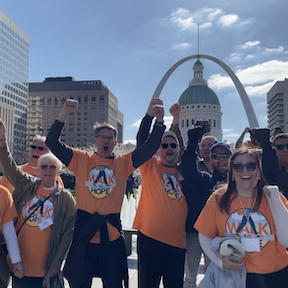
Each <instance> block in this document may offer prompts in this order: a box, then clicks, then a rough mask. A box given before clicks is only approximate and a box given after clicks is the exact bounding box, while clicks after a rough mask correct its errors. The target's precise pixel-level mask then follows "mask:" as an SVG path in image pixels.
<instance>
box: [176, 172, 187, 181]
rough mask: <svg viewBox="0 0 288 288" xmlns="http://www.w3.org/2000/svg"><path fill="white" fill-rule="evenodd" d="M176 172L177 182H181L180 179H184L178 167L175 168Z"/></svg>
mask: <svg viewBox="0 0 288 288" xmlns="http://www.w3.org/2000/svg"><path fill="white" fill-rule="evenodd" d="M176 173H177V174H176V179H177V181H178V182H181V181H183V180H185V179H184V177H183V175H182V174H181V172H180V171H179V170H178V169H177V172H176Z"/></svg>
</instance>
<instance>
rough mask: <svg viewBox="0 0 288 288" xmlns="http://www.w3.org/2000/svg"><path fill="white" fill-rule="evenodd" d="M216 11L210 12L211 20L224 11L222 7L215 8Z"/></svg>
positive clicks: (209, 17)
mask: <svg viewBox="0 0 288 288" xmlns="http://www.w3.org/2000/svg"><path fill="white" fill-rule="evenodd" d="M211 10H212V9H211ZM213 10H214V11H213V12H211V13H209V14H208V17H207V18H208V19H209V20H211V21H212V20H214V19H215V18H216V17H217V16H218V15H220V14H221V13H222V10H221V9H213Z"/></svg>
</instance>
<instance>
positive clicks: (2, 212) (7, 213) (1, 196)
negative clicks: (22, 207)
mask: <svg viewBox="0 0 288 288" xmlns="http://www.w3.org/2000/svg"><path fill="white" fill-rule="evenodd" d="M17 216H18V214H17V212H16V208H15V205H14V201H13V198H12V195H11V193H9V190H8V189H7V188H5V187H3V186H1V185H0V231H1V230H2V223H4V224H5V223H9V222H10V221H12V220H13V219H14V218H15V217H17Z"/></svg>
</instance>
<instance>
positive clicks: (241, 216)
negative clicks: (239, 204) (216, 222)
mask: <svg viewBox="0 0 288 288" xmlns="http://www.w3.org/2000/svg"><path fill="white" fill-rule="evenodd" d="M244 211H245V213H244ZM244 211H243V209H242V208H241V209H238V210H236V211H234V212H232V213H231V214H230V216H229V218H228V220H227V222H226V233H228V234H238V235H239V236H240V237H241V238H251V237H256V234H257V235H258V236H259V238H260V249H263V248H264V247H265V246H266V245H267V243H268V242H269V240H267V238H268V237H267V236H271V226H270V223H269V222H268V220H267V218H266V217H265V216H264V215H263V214H262V213H260V212H259V211H253V212H252V213H251V215H250V211H251V209H250V208H244ZM245 214H246V215H245ZM249 215H250V217H249ZM246 216H248V221H247V217H246ZM237 230H238V231H239V232H238V233H237ZM261 236H262V237H263V239H261V238H262V237H261ZM265 236H266V238H265Z"/></svg>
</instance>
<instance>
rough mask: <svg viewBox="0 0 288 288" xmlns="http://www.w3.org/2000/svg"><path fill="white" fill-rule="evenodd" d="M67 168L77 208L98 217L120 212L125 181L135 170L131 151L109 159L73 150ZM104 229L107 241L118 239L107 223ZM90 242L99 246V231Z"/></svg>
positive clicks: (115, 231) (118, 234)
mask: <svg viewBox="0 0 288 288" xmlns="http://www.w3.org/2000/svg"><path fill="white" fill-rule="evenodd" d="M67 168H68V169H69V170H71V171H72V172H73V173H74V174H75V177H76V199H77V207H78V209H81V210H84V211H87V212H88V213H90V214H93V213H95V212H97V213H99V214H100V215H108V214H114V213H120V211H121V207H122V202H123V198H124V193H125V186H126V179H127V177H128V176H129V175H130V174H132V173H133V171H134V170H135V168H134V167H133V162H132V152H131V153H127V154H123V155H118V156H116V157H115V158H114V159H108V158H101V157H99V156H98V155H97V154H96V153H87V152H85V151H82V150H79V149H73V157H72V160H71V162H70V164H69V166H68V167H67ZM107 227H108V233H109V240H110V241H114V240H116V239H117V238H119V237H120V233H119V231H118V230H117V229H116V228H115V227H114V226H112V225H111V224H110V223H109V222H107ZM90 242H91V243H100V231H97V232H96V234H95V236H94V237H93V238H92V240H91V241H90Z"/></svg>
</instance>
